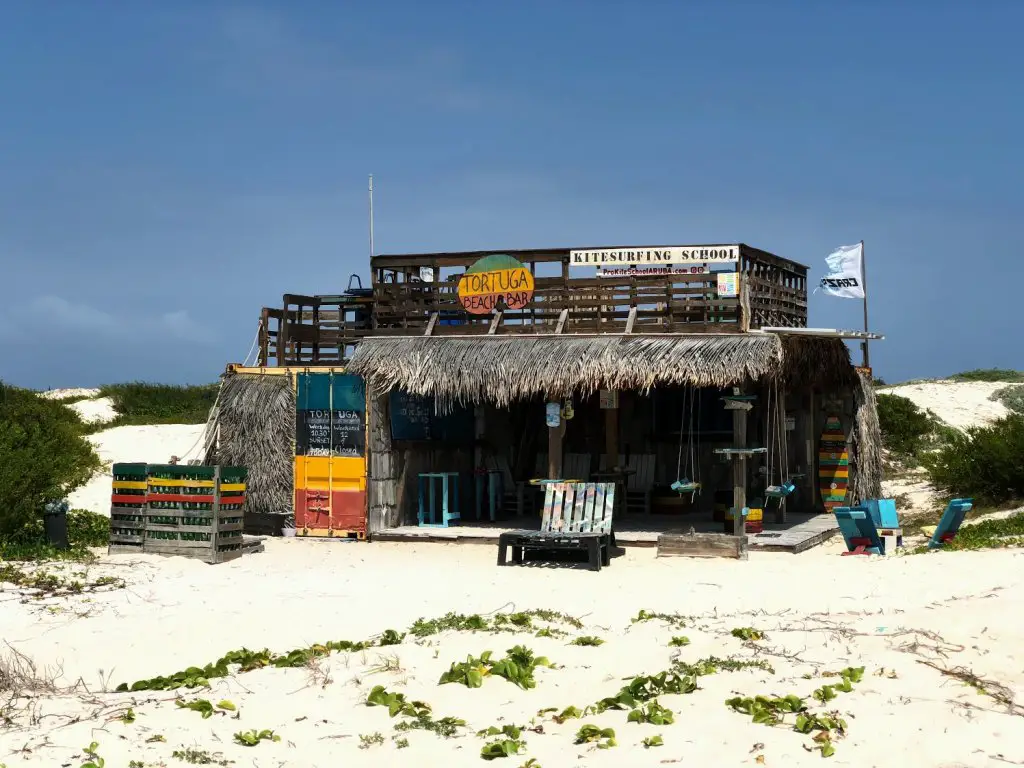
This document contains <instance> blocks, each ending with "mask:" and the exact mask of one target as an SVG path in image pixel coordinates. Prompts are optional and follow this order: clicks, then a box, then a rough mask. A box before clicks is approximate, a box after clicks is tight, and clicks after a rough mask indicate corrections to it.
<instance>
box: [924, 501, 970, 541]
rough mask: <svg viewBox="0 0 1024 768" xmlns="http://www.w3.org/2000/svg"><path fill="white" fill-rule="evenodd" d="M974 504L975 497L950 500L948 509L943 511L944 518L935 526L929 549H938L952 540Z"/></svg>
mask: <svg viewBox="0 0 1024 768" xmlns="http://www.w3.org/2000/svg"><path fill="white" fill-rule="evenodd" d="M973 506H974V499H953V500H952V501H951V502H949V504H947V505H946V511H945V512H943V513H942V519H941V520H939V524H938V525H937V526H935V531H934V533H932V538H931V540H930V541H929V542H928V549H938V548H939V547H941V546H942V545H943V544H945V543H946V542H947V541H952V540H953V538H954V537H955V536H956V534H957V531H959V530H960V526H961V525H962V524H963V522H964V518H965V517H967V513H968V512H970V511H971V507H973Z"/></svg>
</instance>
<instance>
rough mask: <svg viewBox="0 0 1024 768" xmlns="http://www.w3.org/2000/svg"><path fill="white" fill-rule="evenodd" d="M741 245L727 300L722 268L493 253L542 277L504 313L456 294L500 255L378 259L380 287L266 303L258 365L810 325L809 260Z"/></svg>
mask: <svg viewBox="0 0 1024 768" xmlns="http://www.w3.org/2000/svg"><path fill="white" fill-rule="evenodd" d="M739 249H740V250H739V263H738V264H737V267H736V268H737V270H738V273H739V277H738V283H739V285H738V288H739V291H738V296H736V297H729V298H723V297H720V296H719V291H718V276H717V275H716V274H714V273H711V274H671V275H661V276H616V277H594V276H580V277H574V276H571V273H570V263H569V251H567V250H533V251H512V252H509V251H501V252H499V251H495V252H493V253H509V254H511V255H513V256H514V257H515V258H516V259H518V260H519V261H520V262H521V263H522V264H523V265H524V266H526V267H527V268H528V269H529V270H530V272H531V273H532V274H533V276H534V292H533V296H532V298H531V300H530V301H529V303H528V304H527V305H526V306H525V307H524V308H522V309H515V310H510V309H507V308H506V309H504V310H503V311H501V312H500V315H498V313H492V314H489V315H473V314H470V313H468V312H466V311H465V310H464V309H463V307H462V306H461V304H460V303H459V298H458V293H457V291H458V282H459V278H460V277H461V275H462V274H464V273H465V271H466V269H467V268H469V267H470V266H471V265H472V264H473V263H475V262H476V261H477V260H478V259H479V258H482V257H484V256H487V255H491V253H492V252H474V253H457V254H452V253H439V254H420V255H413V256H377V257H374V258H373V259H372V263H371V265H372V269H373V275H372V291H370V290H367V291H355V292H350V293H347V294H346V295H343V296H296V295H285V296H284V300H283V308H281V309H268V308H265V309H264V310H263V313H262V316H261V321H260V339H259V350H260V355H259V364H260V365H341V364H343V363H344V362H345V361H346V360H347V359H348V357H349V356H350V355H351V353H352V351H353V350H354V348H355V345H356V344H358V342H359V340H360V339H362V338H364V337H366V336H369V335H422V334H424V333H426V332H429V333H431V334H433V335H450V334H475V333H499V334H504V333H553V332H556V331H557V332H559V333H626V332H630V333H738V332H744V331H748V330H751V329H756V328H762V327H770V326H788V327H803V326H806V325H807V267H805V266H803V265H801V264H797V263H796V262H792V261H789V260H788V259H783V258H780V257H778V256H775V255H773V254H770V253H767V252H765V251H760V250H758V249H755V248H750V247H749V246H745V245H741V246H739ZM422 270H427V272H426V273H424V272H423V271H422ZM352 293H355V294H357V295H352Z"/></svg>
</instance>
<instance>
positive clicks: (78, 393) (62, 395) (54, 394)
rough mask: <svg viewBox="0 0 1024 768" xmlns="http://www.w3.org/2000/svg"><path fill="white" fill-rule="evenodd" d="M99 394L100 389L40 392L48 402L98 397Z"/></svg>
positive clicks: (78, 388) (76, 388)
mask: <svg viewBox="0 0 1024 768" xmlns="http://www.w3.org/2000/svg"><path fill="white" fill-rule="evenodd" d="M99 394H100V391H99V390H98V389H88V388H83V387H72V388H71V389H48V390H47V391H45V392H40V393H39V396H40V397H45V398H47V399H48V400H70V399H71V398H72V397H89V398H92V397H98V396H99Z"/></svg>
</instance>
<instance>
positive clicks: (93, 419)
mask: <svg viewBox="0 0 1024 768" xmlns="http://www.w3.org/2000/svg"><path fill="white" fill-rule="evenodd" d="M68 408H70V409H71V410H73V411H74V412H75V413H77V414H78V417H79V418H80V419H81V420H82V421H84V422H85V423H86V424H107V423H109V422H111V421H113V420H114V419H116V418H117V409H116V408H114V401H113V400H111V399H110V398H109V397H98V398H96V399H95V400H78V401H76V402H74V403H71V405H69V406H68Z"/></svg>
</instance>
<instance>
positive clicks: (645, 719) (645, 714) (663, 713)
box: [626, 699, 676, 725]
mask: <svg viewBox="0 0 1024 768" xmlns="http://www.w3.org/2000/svg"><path fill="white" fill-rule="evenodd" d="M675 721H676V718H675V715H674V714H673V713H672V710H670V709H666V708H665V707H663V706H661V704H659V703H658V701H657V699H654V700H653V701H649V702H648V703H647V704H645V705H644V706H642V707H639V708H637V709H634V710H633V711H632V712H630V713H629V715H628V716H627V717H626V722H627V723H650V724H651V725H672V723H674V722H675Z"/></svg>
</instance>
